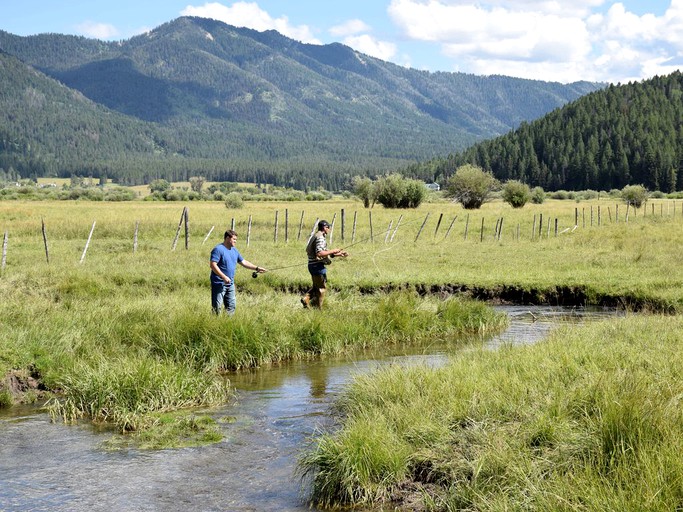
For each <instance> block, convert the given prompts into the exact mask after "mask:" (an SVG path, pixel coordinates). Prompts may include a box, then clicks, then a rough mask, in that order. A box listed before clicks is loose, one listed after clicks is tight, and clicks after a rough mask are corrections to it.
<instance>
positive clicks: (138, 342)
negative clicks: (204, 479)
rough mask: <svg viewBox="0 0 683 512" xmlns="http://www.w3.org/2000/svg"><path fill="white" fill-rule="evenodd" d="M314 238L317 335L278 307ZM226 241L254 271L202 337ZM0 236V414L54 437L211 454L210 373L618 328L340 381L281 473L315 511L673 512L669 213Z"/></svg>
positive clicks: (11, 229)
mask: <svg viewBox="0 0 683 512" xmlns="http://www.w3.org/2000/svg"><path fill="white" fill-rule="evenodd" d="M185 207H186V208H187V211H188V216H187V223H185V221H184V219H181V214H182V212H183V208H185ZM319 218H325V219H326V220H328V221H329V222H332V221H334V229H333V233H332V244H331V245H332V246H335V247H344V248H347V250H348V252H349V253H350V256H349V257H348V258H345V259H338V260H335V261H334V262H333V264H332V266H331V267H330V269H329V272H330V274H329V286H330V288H331V290H330V292H329V293H328V296H329V299H328V300H327V302H326V308H325V310H324V311H322V312H319V311H310V310H303V309H302V308H301V306H300V304H299V296H300V294H301V293H303V291H304V290H305V289H306V288H307V287H308V285H309V276H308V273H307V270H306V256H305V252H304V246H305V243H306V240H307V238H308V236H309V234H310V232H311V230H312V227H313V225H314V222H315V221H316V219H319ZM342 218H343V229H342ZM276 219H277V230H276ZM302 219H303V222H302ZM181 220H183V222H181ZM541 222H542V223H541ZM233 224H234V227H235V229H236V231H237V232H238V234H239V240H238V243H237V246H238V248H239V249H240V251H241V252H242V254H243V255H244V257H245V258H246V259H247V260H249V261H251V262H252V263H255V264H257V265H260V266H262V267H266V268H268V269H269V272H268V273H266V274H263V275H261V276H259V277H258V278H256V279H254V278H252V277H251V273H250V272H249V271H247V270H246V269H242V268H238V271H237V279H236V282H237V290H238V305H237V309H238V310H237V313H236V315H235V316H234V317H232V318H227V317H216V316H215V315H213V314H212V313H211V308H210V288H209V281H208V279H209V266H208V258H209V252H210V250H211V248H212V247H213V246H214V245H215V244H217V243H219V242H221V241H222V236H223V232H224V231H225V230H226V229H229V228H230V227H232V226H233ZM539 224H540V226H539ZM93 226H94V227H93ZM136 226H137V232H136ZM186 226H187V232H186V230H185V229H186ZM501 226H502V227H501ZM91 232H92V236H91V237H90V241H89V243H88V237H89V235H90V234H91ZM136 233H137V238H134V236H135V234H136ZM5 234H6V237H5V236H4V235H5ZM0 236H3V239H4V241H5V242H6V244H3V245H4V246H5V247H6V249H5V250H4V256H3V266H2V270H1V275H0V296H1V297H2V304H3V307H2V313H1V314H0V329H1V330H2V333H3V335H2V337H1V338H0V375H2V376H5V379H4V380H5V382H6V384H5V385H4V386H3V387H2V388H0V404H2V405H4V406H8V407H11V406H12V404H14V403H16V402H18V401H35V402H38V403H42V402H43V401H46V404H45V407H46V408H47V410H49V411H50V413H51V414H52V416H53V418H54V419H55V421H67V422H76V421H89V422H94V423H97V424H101V425H103V426H106V427H111V428H112V429H113V430H114V431H116V432H120V433H124V434H125V436H123V439H125V440H126V441H125V442H133V443H137V444H138V445H139V446H144V447H152V448H158V447H168V446H182V445H184V444H202V443H211V442H216V441H217V440H218V439H220V429H219V428H217V426H216V424H215V422H214V421H213V420H212V419H211V418H210V417H209V415H208V414H207V411H210V410H211V407H214V406H217V405H221V404H225V403H228V402H230V400H232V388H231V385H230V372H231V371H236V370H241V369H247V368H254V367H259V366H264V365H269V364H282V363H286V362H287V361H291V360H295V359H299V360H306V359H312V358H320V357H330V356H338V355H342V354H347V353H351V352H353V351H359V350H363V349H366V348H381V347H384V346H388V345H390V344H397V343H418V342H420V341H422V340H428V339H434V338H439V339H441V340H444V341H451V340H452V342H453V343H454V344H464V343H467V340H468V339H471V338H472V337H473V336H476V337H485V336H489V335H492V334H494V333H496V332H499V331H500V330H502V329H504V328H505V326H506V319H505V318H504V317H501V316H500V315H498V314H496V313H494V311H493V309H492V308H491V307H490V306H489V305H487V302H488V303H491V302H496V301H510V302H518V303H549V304H568V305H584V304H585V305H608V306H615V307H620V308H623V309H626V310H627V311H632V312H634V313H636V314H633V315H630V314H629V315H627V316H626V318H624V319H615V320H612V321H607V322H604V323H603V322H601V323H599V324H596V325H591V326H587V327H585V328H583V327H582V328H577V329H576V330H571V331H569V332H561V333H558V334H556V335H554V336H553V337H552V338H551V339H550V340H548V341H547V342H543V343H539V344H537V345H535V346H532V347H524V348H512V347H511V348H509V349H508V348H506V349H504V350H500V351H496V352H491V353H485V352H480V351H476V350H475V351H467V353H466V354H464V355H462V356H457V357H455V356H454V357H453V362H452V364H450V365H448V366H447V367H446V368H444V369H440V370H430V369H427V368H417V369H413V370H410V371H409V373H405V372H406V370H402V371H401V370H398V369H390V370H386V371H382V372H379V373H378V374H373V375H370V376H368V377H365V378H362V379H359V380H358V381H356V382H355V383H354V384H353V385H352V386H351V387H350V389H349V391H348V395H347V396H345V397H344V398H343V399H342V402H341V403H340V407H341V411H342V412H343V414H342V417H341V420H342V426H341V428H340V429H339V430H337V431H335V432H328V433H324V434H321V436H320V437H319V438H317V439H316V440H314V442H313V446H312V447H311V448H310V450H309V451H307V452H306V453H305V454H304V455H303V456H302V461H301V470H302V472H303V473H305V474H307V475H309V476H310V477H311V478H312V481H313V491H312V495H311V500H312V501H313V502H317V503H325V504H342V503H343V504H356V503H373V504H377V503H384V502H390V501H392V500H399V501H400V500H406V501H405V503H412V504H414V503H417V502H418V501H419V503H420V506H423V507H426V508H427V509H432V510H459V509H470V510H497V509H500V510H503V509H505V510H507V509H515V510H517V509H520V510H521V509H527V510H528V509H544V508H549V509H557V510H559V509H572V510H597V509H603V508H604V509H608V510H609V509H613V510H616V509H617V508H621V509H624V508H625V509H631V510H635V509H637V508H638V507H636V506H635V504H636V503H638V504H641V505H642V504H645V505H644V506H645V508H649V509H651V510H671V508H670V505H671V504H672V503H678V505H677V506H680V503H681V499H680V498H681V497H680V492H679V491H677V490H676V489H678V488H680V487H681V486H680V476H681V474H680V468H679V465H680V464H679V463H675V464H674V459H675V457H674V454H675V453H677V452H676V450H678V445H677V444H676V443H679V441H677V439H680V438H681V436H680V435H679V432H678V429H679V427H678V425H679V424H680V421H679V419H680V418H678V416H677V415H678V414H679V413H678V412H677V411H678V409H679V407H678V400H679V398H678V397H679V396H683V395H681V393H680V391H681V390H680V382H679V381H680V378H679V375H678V373H677V369H676V368H677V367H681V365H680V364H679V363H680V361H678V356H677V353H680V352H681V350H680V347H678V344H679V343H680V341H679V335H678V332H680V328H679V327H680V326H679V325H678V324H679V323H680V321H681V320H680V319H681V310H682V307H683V283H682V282H681V281H682V279H683V273H682V272H681V270H680V268H681V263H682V262H681V259H683V255H682V254H681V251H680V247H681V246H682V245H683V203H681V202H680V201H673V200H668V199H663V200H651V201H650V202H648V203H647V205H646V206H645V207H644V208H641V209H639V210H637V211H634V210H633V209H629V210H627V208H626V205H625V204H623V203H619V202H617V201H616V200H613V199H599V200H598V199H593V200H590V201H581V202H575V201H559V200H549V201H546V202H545V203H543V204H541V205H527V206H525V207H524V208H522V209H518V210H515V209H512V208H511V207H509V206H508V205H506V204H504V203H502V202H500V201H493V202H491V203H486V204H485V205H484V206H483V207H482V208H481V209H480V210H475V211H465V210H463V209H462V208H460V207H459V206H458V205H455V204H453V203H449V202H444V201H438V200H435V201H433V202H430V203H427V204H423V205H422V206H421V207H420V208H419V209H417V210H389V209H384V208H381V207H375V208H373V209H372V210H367V209H364V208H362V205H361V204H360V203H358V202H354V201H351V200H331V201H320V202H261V203H254V204H252V203H245V206H244V208H241V209H234V210H229V209H226V208H225V206H224V205H223V204H222V203H220V202H190V203H166V202H165V203H158V202H143V201H133V202H127V203H113V202H112V203H104V202H99V203H98V202H85V201H83V202H81V201H77V202H71V201H69V202H55V201H33V202H29V201H5V202H0ZM176 236H177V239H176ZM174 246H175V247H174ZM475 299H484V300H483V301H482V300H475ZM351 317H352V318H354V321H353V322H349V321H348V319H349V318H351ZM406 377H408V378H406ZM386 439H391V440H392V443H390V444H391V446H392V447H395V449H393V448H392V450H390V451H387V450H386V449H385V448H386V446H387V443H386ZM641 477H642V479H643V482H641V483H639V484H638V485H639V486H638V487H637V488H636V489H637V493H636V494H634V493H632V492H629V489H632V487H631V486H632V485H635V481H636V480H637V479H638V478H641ZM581 496H583V497H584V498H581ZM646 498H647V500H649V501H645V500H646ZM677 499H678V500H679V501H678V502H676V500H677ZM416 500H417V501H416ZM582 500H583V501H582ZM648 504H651V505H652V506H651V507H648ZM407 506H408V505H407ZM408 508H409V506H408ZM673 508H674V509H675V508H676V507H673Z"/></svg>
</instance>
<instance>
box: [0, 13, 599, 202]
mask: <svg viewBox="0 0 683 512" xmlns="http://www.w3.org/2000/svg"><path fill="white" fill-rule="evenodd" d="M0 50H2V52H4V53H2V54H0V65H1V66H2V67H3V73H2V74H1V75H0V116H1V117H0V121H1V122H2V132H1V133H0V151H1V152H2V153H1V154H0V157H1V158H2V160H0V161H1V162H2V164H1V165H3V166H4V168H5V169H7V167H8V166H12V167H13V168H14V169H20V170H21V174H22V175H24V176H25V175H27V174H36V175H45V174H53V175H59V176H69V175H71V174H79V175H92V176H94V177H98V176H101V175H103V174H106V175H107V176H108V177H109V178H114V179H116V180H118V181H120V182H122V183H129V184H133V183H143V182H148V181H150V180H151V179H154V178H160V177H163V178H167V179H169V180H173V181H177V180H185V179H187V178H188V177H189V176H192V175H203V176H205V177H207V178H208V179H210V180H231V181H233V180H234V181H258V182H269V183H274V184H277V185H288V186H294V187H296V188H308V187H315V186H319V185H323V186H325V187H326V188H330V189H338V188H339V187H340V186H341V185H342V184H343V183H344V182H346V181H347V180H348V179H349V177H350V176H352V175H354V174H378V173H382V172H386V171H390V170H395V169H397V168H399V167H403V166H405V165H406V164H409V163H412V162H416V161H420V160H424V159H427V158H432V157H433V156H435V155H439V154H442V155H444V154H448V153H451V152H453V151H457V150H460V149H464V148H466V147H468V146H469V145H471V144H473V143H474V142H476V141H478V140H484V139H487V138H490V137H494V136H497V135H500V134H503V133H506V132H508V131H509V130H511V129H513V128H515V127H517V126H519V125H520V123H522V122H524V121H526V120H532V119H537V118H538V117H540V116H542V115H544V114H546V113H547V112H549V111H551V110H553V109H555V108H557V107H558V106H561V105H564V104H566V103H567V102H569V101H572V100H574V99H576V98H578V97H580V96H581V95H583V94H586V93H588V92H591V91H594V90H596V89H598V88H600V87H602V85H601V84H591V83H586V82H580V83H575V84H569V85H563V84H559V83H550V82H541V81H532V80H522V79H516V78H509V77H502V76H492V77H478V76H474V75H466V74H462V73H429V72H424V71H418V70H414V69H406V68H403V67H400V66H396V65H394V64H391V63H387V62H384V61H380V60H378V59H374V58H372V57H369V56H367V55H363V54H360V53H358V52H356V51H354V50H352V49H351V48H349V47H346V46H344V45H341V44H331V45H324V46H317V45H307V44H302V43H299V42H296V41H293V40H291V39H288V38H286V37H284V36H282V35H280V34H278V33H277V32H274V31H268V32H256V31H253V30H249V29H244V28H236V27H232V26H229V25H226V24H224V23H221V22H217V21H213V20H208V19H203V18H179V19H177V20H174V21H172V22H170V23H167V24H165V25H162V26H161V27H159V28H157V29H155V30H153V31H151V32H149V33H147V34H144V35H141V36H137V37H134V38H132V39H130V40H127V41H121V42H103V41H98V40H93V39H86V38H83V37H75V36H65V35H59V34H43V35H39V36H30V37H19V36H15V35H12V34H8V33H6V32H1V31H0ZM15 59H18V61H20V62H18V61H17V60H15ZM21 63H23V65H22V64H21ZM29 66H30V67H29Z"/></svg>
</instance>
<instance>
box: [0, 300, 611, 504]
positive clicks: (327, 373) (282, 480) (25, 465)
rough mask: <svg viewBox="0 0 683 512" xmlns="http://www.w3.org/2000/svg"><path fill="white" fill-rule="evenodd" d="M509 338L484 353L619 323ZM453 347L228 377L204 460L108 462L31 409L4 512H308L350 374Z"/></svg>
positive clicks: (535, 320)
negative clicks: (300, 466)
mask: <svg viewBox="0 0 683 512" xmlns="http://www.w3.org/2000/svg"><path fill="white" fill-rule="evenodd" d="M500 309H502V310H504V311H506V312H507V314H508V315H509V316H510V320H511V322H510V328H509V329H508V330H507V331H506V332H505V333H503V334H502V335H501V336H498V337H496V338H494V339H492V340H490V341H488V342H486V345H487V346H489V347H491V348H495V347H497V346H499V345H501V344H505V343H512V344H516V343H533V342H535V341H538V340H539V339H541V338H543V337H544V336H545V335H546V334H547V332H548V331H549V330H550V329H552V328H553V327H554V326H557V325H559V324H561V323H563V322H583V321H587V320H590V319H596V318H602V317H604V316H607V315H613V314H614V311H606V310H602V309H600V310H586V309H570V308H555V307H537V306H534V307H529V306H523V307H522V306H519V307H518V306H505V307H501V308H500ZM449 353H452V350H451V351H449V349H448V347H445V346H439V345H433V346H424V345H422V346H420V347H413V348H405V347H404V348H403V349H398V350H396V351H394V353H382V354H379V353H368V354H364V355H363V357H362V358H357V359H353V360H350V359H345V360H335V361H316V362H308V363H292V364H288V365H285V366H283V367H277V368H268V369H262V370H257V371H253V372H249V373H243V374H238V375H232V376H231V381H232V382H233V384H234V385H235V387H236V388H237V391H238V397H239V398H238V401H237V403H236V404H233V405H230V406H226V407H223V408H221V409H219V410H217V411H215V416H216V418H218V419H220V418H231V420H230V421H224V422H221V425H222V428H223V429H224V431H225V436H226V438H225V440H223V441H222V442H220V443H218V444H215V445H212V446H208V447H201V448H186V449H179V450H162V451H138V450H132V449H128V450H120V451H107V450H105V449H104V448H103V447H102V442H103V441H104V440H105V439H108V437H109V434H103V433H97V432H95V431H94V429H93V428H92V427H91V426H90V425H87V424H86V425H78V426H65V425H62V424H53V423H50V420H49V417H48V416H47V415H46V414H44V413H42V412H40V411H39V410H37V409H36V408H31V407H23V408H22V407H15V408H12V409H11V410H10V411H4V412H0V511H29V510H30V511H51V512H55V511H107V512H109V511H118V512H123V511H131V512H132V511H136V512H140V511H183V512H192V511H236V512H237V511H259V512H260V511H301V512H303V511H309V510H315V509H311V508H309V506H308V505H307V504H306V503H304V502H303V500H302V489H301V487H302V483H301V481H300V479H299V478H298V477H297V475H296V474H295V466H296V460H297V456H298V454H300V453H301V450H302V449H304V448H305V447H306V446H307V442H308V440H309V439H310V437H311V434H313V433H314V432H315V431H316V429H317V428H320V427H325V426H327V425H330V422H331V421H332V417H331V414H330V405H331V403H332V402H333V400H334V398H335V396H336V395H337V394H338V393H339V392H340V391H341V390H342V389H343V388H344V386H345V384H346V383H347V382H348V380H349V379H350V378H352V377H353V375H354V374H357V373H361V372H368V371H371V370H372V369H374V368H377V367H378V366H380V365H385V364H404V365H410V364H416V363H420V364H430V365H440V364H443V363H444V362H446V361H447V360H448V356H449Z"/></svg>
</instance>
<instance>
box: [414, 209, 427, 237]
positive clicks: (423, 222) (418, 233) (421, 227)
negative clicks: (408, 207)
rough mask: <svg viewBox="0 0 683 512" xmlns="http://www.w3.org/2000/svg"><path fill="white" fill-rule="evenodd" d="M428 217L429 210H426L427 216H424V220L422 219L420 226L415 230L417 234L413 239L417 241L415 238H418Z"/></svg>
mask: <svg viewBox="0 0 683 512" xmlns="http://www.w3.org/2000/svg"><path fill="white" fill-rule="evenodd" d="M428 218H429V212H427V216H426V217H425V220H423V221H422V226H420V229H419V230H418V232H417V235H416V236H415V241H416V242H417V239H418V238H420V233H422V230H423V229H424V227H425V224H427V219H428Z"/></svg>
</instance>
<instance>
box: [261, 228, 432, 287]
mask: <svg viewBox="0 0 683 512" xmlns="http://www.w3.org/2000/svg"><path fill="white" fill-rule="evenodd" d="M418 220H419V219H418ZM414 222H417V220H413V221H410V222H405V223H403V224H401V226H406V225H409V224H412V223H414ZM398 228H399V225H398V224H397V225H396V227H395V228H393V229H394V233H395V231H396V230H398ZM391 231H392V227H391V226H389V228H387V229H385V230H384V231H382V232H380V233H378V234H376V235H372V236H369V237H367V238H363V239H362V240H357V241H356V242H353V243H351V244H349V245H346V246H344V247H342V248H341V250H342V251H346V250H347V249H348V248H350V247H353V246H354V245H358V244H362V243H364V242H367V241H368V240H372V239H373V238H376V237H378V236H382V235H386V234H387V233H390V232H391ZM309 240H310V239H309ZM335 256H336V255H335V254H330V258H334V257H335ZM304 265H308V262H306V263H296V264H294V265H285V266H282V267H275V268H271V269H270V270H268V272H275V271H278V270H285V269H288V268H294V267H303V266H304ZM258 276H259V273H258V272H257V271H254V272H252V274H251V277H253V278H254V279H256V278H257V277H258Z"/></svg>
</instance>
